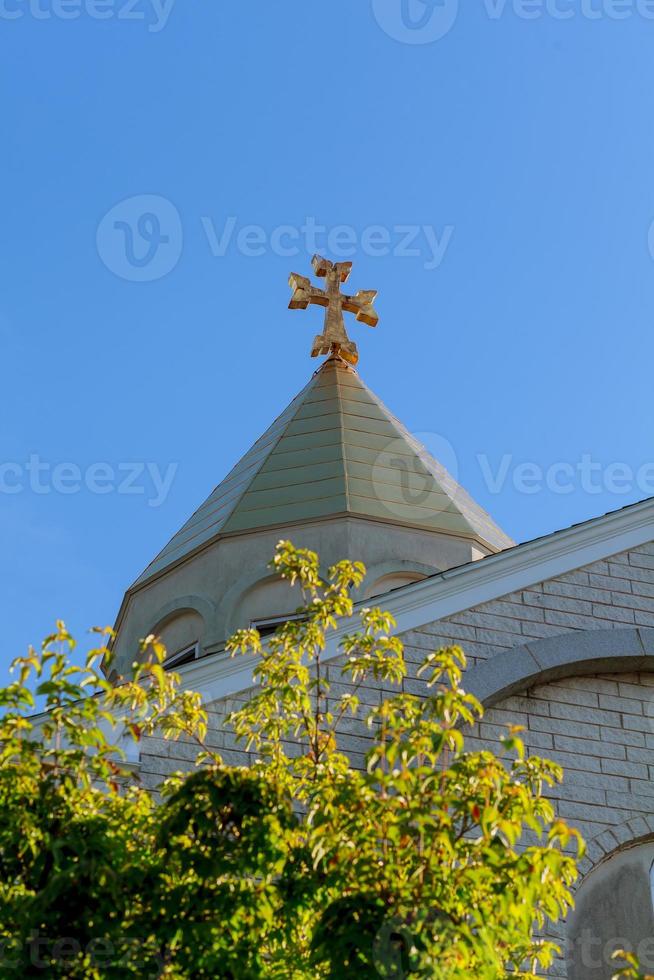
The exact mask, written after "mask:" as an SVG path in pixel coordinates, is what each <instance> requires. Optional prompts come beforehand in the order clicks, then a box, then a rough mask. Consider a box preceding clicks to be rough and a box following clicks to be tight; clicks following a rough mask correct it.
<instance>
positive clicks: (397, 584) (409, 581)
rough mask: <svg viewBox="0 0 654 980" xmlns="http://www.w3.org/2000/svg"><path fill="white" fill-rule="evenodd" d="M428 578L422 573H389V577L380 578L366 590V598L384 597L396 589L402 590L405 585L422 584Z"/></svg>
mask: <svg viewBox="0 0 654 980" xmlns="http://www.w3.org/2000/svg"><path fill="white" fill-rule="evenodd" d="M425 578H427V576H426V575H423V574H422V573H421V572H409V571H407V572H389V573H388V574H387V575H382V577H381V578H378V579H377V581H376V582H373V583H372V585H370V586H369V588H368V589H367V590H366V598H367V599H372V598H374V597H375V596H379V595H384V594H385V593H386V592H393V591H394V590H395V589H401V588H402V586H403V585H413V583H414V582H422V580H423V579H425Z"/></svg>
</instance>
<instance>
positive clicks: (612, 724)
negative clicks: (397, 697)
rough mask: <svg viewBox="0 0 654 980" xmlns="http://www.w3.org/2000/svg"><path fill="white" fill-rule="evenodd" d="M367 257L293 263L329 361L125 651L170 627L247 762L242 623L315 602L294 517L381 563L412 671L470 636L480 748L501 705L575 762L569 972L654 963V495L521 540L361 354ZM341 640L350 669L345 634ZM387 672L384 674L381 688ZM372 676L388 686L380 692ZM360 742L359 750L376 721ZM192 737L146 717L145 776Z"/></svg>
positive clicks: (168, 560)
mask: <svg viewBox="0 0 654 980" xmlns="http://www.w3.org/2000/svg"><path fill="white" fill-rule="evenodd" d="M350 266H351V263H343V262H341V263H335V264H333V263H331V262H329V261H327V260H325V259H321V258H320V257H317V256H316V257H315V258H314V271H315V273H316V275H317V276H318V277H319V278H321V279H324V280H325V288H324V289H323V288H319V287H317V286H314V285H312V283H311V281H310V280H309V279H308V278H305V277H303V276H299V275H293V276H291V286H292V289H293V294H292V299H291V304H290V305H291V308H292V309H303V308H306V307H307V306H308V305H310V304H317V305H320V306H323V307H325V309H326V314H325V328H324V331H323V333H322V334H321V335H319V336H318V337H316V339H315V341H314V344H313V350H312V354H313V355H314V356H324V357H325V360H324V361H323V362H322V363H321V364H320V366H319V367H318V370H317V371H315V373H314V374H313V376H312V377H311V378H310V379H309V381H308V383H307V384H306V385H305V386H304V387H303V388H302V390H301V391H300V392H299V394H298V395H297V396H296V398H295V399H294V400H293V401H292V402H291V403H290V405H289V406H288V407H287V408H286V409H285V410H284V411H283V412H282V413H281V415H280V416H279V418H277V419H276V421H274V422H273V423H272V425H271V426H270V428H269V429H268V430H267V431H266V432H265V433H264V435H262V436H261V438H259V439H258V441H257V442H255V443H254V445H253V446H252V448H251V449H250V450H249V452H247V453H246V455H245V456H244V457H243V459H241V460H240V462H238V463H237V464H236V466H235V467H234V468H233V469H232V470H231V472H230V473H229V474H228V475H227V476H226V477H225V478H224V479H223V480H222V482H221V483H219V484H218V486H217V487H216V489H215V490H213V492H212V493H211V494H210V495H209V497H208V498H207V499H206V500H205V502H204V503H203V504H202V505H201V506H200V507H199V508H198V510H197V511H196V512H195V514H193V516H192V517H191V518H190V519H189V520H188V521H187V522H186V524H184V526H183V527H182V528H181V529H180V530H179V531H178V532H177V533H176V534H175V535H174V537H173V538H172V539H171V540H170V541H169V542H168V544H167V545H166V546H165V547H164V549H163V550H162V551H161V552H160V554H159V555H157V557H156V558H155V559H154V560H153V561H152V562H151V564H150V565H149V566H148V567H147V568H146V570H145V571H144V572H143V573H142V574H141V575H140V576H139V577H138V578H137V579H136V581H135V582H134V584H133V585H132V586H131V587H130V588H129V589H128V590H127V593H126V595H125V598H124V601H123V603H122V606H121V609H120V612H119V615H118V619H117V624H116V629H117V637H116V643H115V666H116V669H117V671H118V672H119V673H120V672H122V671H123V670H125V669H126V668H127V667H128V666H129V664H130V663H131V662H132V660H133V659H134V656H135V651H136V650H137V649H138V641H139V639H140V638H142V637H144V636H147V635H148V634H151V633H154V634H158V635H160V636H161V637H162V639H163V641H164V642H165V644H166V647H167V649H168V654H169V660H168V662H167V664H168V665H170V666H174V667H175V669H176V670H178V671H179V673H180V674H181V676H182V683H183V685H184V686H185V687H188V689H191V690H196V691H199V692H200V693H201V694H202V695H203V699H204V701H205V703H206V705H207V707H208V711H209V717H210V723H211V729H212V731H211V739H210V740H211V742H212V744H213V745H215V746H216V747H217V748H218V749H219V751H220V752H221V754H222V755H223V757H224V758H225V761H226V762H229V763H236V764H245V765H247V764H248V761H249V757H248V753H247V752H246V751H245V750H244V748H243V747H242V746H241V745H240V744H237V743H236V742H235V741H234V738H233V736H232V735H231V733H230V732H229V731H227V730H226V729H225V727H224V725H223V723H222V722H223V719H224V717H225V715H226V713H227V712H229V711H230V710H231V709H232V708H233V707H234V704H235V702H238V701H242V700H243V699H246V698H247V696H248V689H249V688H251V687H252V666H251V663H250V662H249V661H248V660H246V659H245V658H238V659H233V658H231V657H230V656H229V655H227V654H226V653H225V642H226V640H227V638H228V637H229V636H230V635H231V633H232V632H233V631H234V630H235V629H237V628H241V627H247V626H251V625H252V626H256V627H258V628H259V630H260V631H261V633H262V635H263V636H265V635H267V634H269V633H270V632H272V631H274V629H275V628H276V626H277V625H278V624H279V623H280V622H283V621H284V620H286V619H288V618H289V617H291V616H292V615H293V613H294V610H295V609H296V608H297V606H298V605H299V604H300V599H299V596H297V595H296V594H294V590H293V589H291V587H290V586H289V585H288V584H287V583H285V582H282V581H280V580H278V579H277V578H276V577H275V576H274V575H273V574H272V573H271V571H270V568H269V566H268V563H269V561H270V559H271V557H272V555H273V553H274V549H275V546H276V544H277V542H278V541H279V540H280V538H285V539H290V540H291V541H292V542H293V543H294V544H295V545H296V546H298V547H307V548H311V549H312V550H314V551H316V552H317V553H318V554H319V556H320V559H321V562H322V563H323V564H324V568H325V569H326V568H327V567H328V566H329V565H331V564H333V563H334V562H336V561H338V560H340V559H342V558H350V559H354V560H360V561H363V562H364V563H365V565H366V567H367V569H368V574H367V577H366V580H365V584H364V586H363V587H362V588H361V590H360V595H359V596H358V600H359V601H360V603H362V604H367V603H369V602H370V600H371V599H373V598H374V602H375V604H376V605H380V606H382V607H383V608H384V609H387V610H388V611H389V612H391V613H392V614H393V616H394V617H395V619H396V621H397V624H398V625H397V634H398V635H399V636H400V637H401V639H402V640H403V642H404V645H405V654H406V660H407V665H408V668H409V675H408V678H407V679H406V681H405V682H404V686H405V690H406V691H408V692H412V693H416V694H421V693H424V692H425V691H426V687H425V684H424V682H423V681H422V680H420V679H418V678H417V677H416V670H417V667H418V665H419V663H420V662H421V661H422V658H423V656H424V654H425V652H427V651H430V650H435V649H437V648H438V647H440V646H444V645H451V644H458V645H460V646H462V647H463V649H464V650H465V652H466V654H467V656H468V661H469V669H468V672H467V674H466V675H465V678H464V686H465V687H466V689H467V690H468V691H470V692H472V693H473V694H475V695H476V696H477V697H478V698H479V699H480V700H481V701H482V702H483V704H484V706H485V708H486V713H485V717H484V719H483V721H482V723H481V724H480V725H479V726H477V729H476V730H475V732H474V737H473V738H471V739H469V740H468V743H467V744H468V745H469V746H470V747H475V748H477V747H482V746H486V747H489V748H491V749H493V750H495V751H498V752H499V751H500V739H501V737H502V736H503V735H504V734H505V732H506V729H505V727H504V726H506V725H507V724H517V725H521V726H523V728H524V732H523V737H524V740H525V744H526V746H527V750H528V751H531V752H533V753H535V754H539V755H542V756H545V757H547V758H551V759H553V760H555V761H556V762H558V763H560V764H561V765H562V766H563V768H564V773H565V775H564V781H563V783H562V785H561V786H559V787H557V788H556V789H555V790H554V791H553V792H554V795H555V800H556V806H557V808H558V812H559V813H560V814H561V816H562V817H564V818H565V819H566V820H567V821H568V822H569V823H571V824H572V825H573V826H576V827H578V828H579V830H580V831H581V833H582V834H583V836H584V838H585V839H586V841H587V844H588V850H587V854H586V857H585V858H584V859H583V860H582V862H581V868H580V870H581V872H582V878H581V881H580V883H579V884H578V886H577V892H576V908H575V910H574V912H573V913H572V914H571V915H570V916H569V918H568V921H567V922H566V923H563V924H561V925H560V926H559V927H558V932H557V935H556V937H555V938H557V940H558V941H559V943H560V944H561V945H562V947H563V949H564V955H563V957H562V958H561V960H560V961H559V962H558V963H557V964H556V967H555V969H554V973H553V975H558V976H565V977H568V978H569V980H606V978H609V977H610V976H611V974H612V972H613V970H614V968H615V967H614V965H611V960H610V953H611V951H612V950H613V949H614V948H616V947H617V946H623V947H627V948H632V949H638V950H639V952H640V955H641V958H642V966H643V968H644V969H645V970H646V971H647V970H648V971H654V906H653V900H652V893H653V883H654V780H653V779H652V776H653V775H654V499H650V500H645V501H643V502H641V503H638V504H634V505H632V506H629V507H626V508H624V509H622V510H619V511H616V512H613V513H609V514H606V515H604V516H598V517H596V518H594V519H592V520H589V521H586V522H585V523H583V524H579V525H576V526H573V527H569V528H565V529H563V530H557V531H554V532H553V533H551V534H549V535H547V536H545V537H542V538H538V539H536V540H533V541H526V542H523V543H521V544H516V543H515V542H514V541H512V540H511V539H510V538H509V537H508V536H507V535H506V534H505V533H504V532H503V531H502V529H501V528H499V527H498V526H497V524H495V522H494V521H493V519H492V518H491V517H490V516H489V515H488V514H487V513H486V512H485V511H484V510H483V509H482V508H481V507H480V506H479V505H478V504H477V503H475V501H474V500H472V499H471V498H470V496H469V495H468V494H467V493H466V492H465V490H463V489H462V487H460V486H459V485H458V484H457V483H456V482H455V480H454V479H453V478H452V477H451V476H450V475H449V473H448V472H447V471H446V470H445V469H444V468H443V466H442V465H441V464H440V463H439V462H438V461H437V460H435V459H434V458H433V457H432V456H430V455H429V453H428V452H427V451H426V450H425V449H424V447H422V446H421V445H420V444H419V443H418V442H417V441H416V440H415V439H414V438H413V437H412V436H411V435H410V434H409V432H408V431H407V430H406V429H405V428H404V426H403V425H402V424H401V422H399V421H398V420H397V419H396V418H395V417H394V416H393V415H392V414H391V412H390V411H389V410H388V408H386V406H385V405H384V404H383V402H382V401H381V400H380V399H379V398H378V397H377V395H376V394H375V393H373V392H372V391H371V390H370V389H369V388H368V387H367V385H366V384H365V382H364V381H363V380H362V378H361V376H360V375H359V373H358V372H357V369H356V363H357V351H356V346H355V345H354V343H353V342H352V341H351V340H350V339H349V338H348V336H347V333H346V331H345V327H344V320H343V311H348V312H351V313H354V314H356V316H357V319H359V320H360V321H361V322H364V323H368V324H369V325H371V326H374V325H375V324H376V322H377V315H376V313H375V310H374V298H375V293H374V292H372V291H360V292H358V293H356V295H353V296H348V295H344V294H343V293H342V292H341V284H342V283H344V282H345V281H346V280H347V278H348V276H349V274H350ZM345 631H346V627H343V628H342V630H340V631H339V632H337V633H335V634H334V635H333V636H332V637H331V638H330V641H329V646H328V650H327V653H326V657H327V658H330V664H329V669H330V672H331V670H332V669H333V671H334V678H333V679H338V678H340V665H341V663H342V654H340V652H339V639H340V637H341V636H342V635H343V632H345ZM373 693H374V692H373ZM378 693H379V692H377V695H376V696H378ZM343 737H344V742H343V749H344V751H346V752H347V753H348V755H349V756H350V758H351V759H352V761H353V763H354V764H363V759H364V755H365V752H366V750H367V747H368V744H369V741H368V740H369V733H368V731H367V729H366V728H365V726H364V725H363V724H361V728H360V730H357V728H356V726H354V725H350V726H348V732H347V733H345V734H344V736H343ZM194 755H195V750H194V749H193V747H192V746H190V745H185V744H184V743H183V742H180V743H170V742H166V741H163V740H160V739H157V738H148V739H146V740H145V742H144V743H142V745H141V751H140V757H139V759H138V760H137V764H138V766H139V769H140V773H141V777H142V779H143V781H144V783H145V784H146V785H155V784H157V783H159V782H160V781H161V779H162V778H163V777H164V776H165V775H166V774H168V773H169V772H171V771H173V770H176V769H180V768H184V767H187V766H190V765H191V764H192V761H191V760H192V759H193V758H194Z"/></svg>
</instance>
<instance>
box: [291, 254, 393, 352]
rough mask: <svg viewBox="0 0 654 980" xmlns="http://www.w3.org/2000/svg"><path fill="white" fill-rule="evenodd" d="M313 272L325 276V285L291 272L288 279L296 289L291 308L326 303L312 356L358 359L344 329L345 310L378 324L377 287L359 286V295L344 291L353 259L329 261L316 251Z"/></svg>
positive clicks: (364, 320)
mask: <svg viewBox="0 0 654 980" xmlns="http://www.w3.org/2000/svg"><path fill="white" fill-rule="evenodd" d="M311 264H312V265H313V269H314V272H315V273H316V275H317V276H318V277H319V278H321V279H326V280H327V282H326V283H325V285H326V289H320V288H319V287H318V286H313V285H312V284H311V280H310V279H307V277H306V276H298V275H297V274H296V273H295V272H292V273H291V275H290V278H289V280H288V283H289V286H290V287H291V288H292V290H293V295H292V296H291V302H290V303H289V304H288V308H289V310H306V308H307V306H309V304H310V303H315V304H316V305H317V306H324V307H326V313H325V327H324V329H323V332H322V333H321V334H318V336H317V337H316V339H315V340H314V342H313V347H312V349H311V356H312V357H319V356H320V355H321V354H340V356H341V357H342V358H344V360H346V361H349V363H350V364H356V363H357V361H358V360H359V353H358V351H357V345H356V344H355V343H354V341H352V340H350V338H349V337H348V335H347V331H346V330H345V320H344V319H343V310H347V312H348V313H356V317H357V320H361V322H362V323H367V324H368V325H369V326H371V327H376V326H377V323H378V322H379V317H378V316H377V313H376V311H375V308H374V306H373V303H374V302H375V297H376V295H377V290H375V289H360V290H359V292H358V293H357V294H356V296H346V295H345V294H344V293H342V292H341V283H342V282H346V281H347V279H348V278H349V275H350V272H351V271H352V263H351V262H330V261H329V259H323V258H322V256H320V255H314V257H313V258H312V260H311Z"/></svg>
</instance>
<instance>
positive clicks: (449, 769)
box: [0, 542, 582, 980]
mask: <svg viewBox="0 0 654 980" xmlns="http://www.w3.org/2000/svg"><path fill="white" fill-rule="evenodd" d="M273 564H274V566H275V568H276V569H277V571H278V572H279V573H280V575H281V576H283V577H284V578H285V579H287V580H288V581H289V582H291V583H292V584H295V583H299V585H300V587H301V589H302V592H303V597H304V606H303V608H302V613H301V617H300V618H299V619H298V620H295V621H292V622H288V623H286V624H284V625H283V626H282V627H281V628H280V629H279V630H278V632H277V633H276V634H275V635H274V636H273V637H271V638H270V639H269V640H268V641H267V642H266V643H264V642H262V639H261V637H260V635H259V634H258V632H257V631H256V630H252V629H250V630H243V631H240V632H238V633H237V634H235V636H234V637H233V638H232V640H231V641H230V643H229V649H230V650H231V652H232V654H233V655H234V656H246V657H252V658H254V673H255V677H256V680H257V682H258V685H257V687H256V688H255V690H254V692H253V693H252V696H251V697H250V698H249V700H248V701H247V702H246V703H245V705H244V706H243V707H242V708H241V709H239V710H238V711H236V712H234V713H233V714H232V715H231V716H230V718H229V724H230V725H231V726H232V728H233V729H234V731H235V732H236V734H237V736H238V737H239V738H240V739H242V740H243V742H244V744H245V745H246V746H247V747H248V748H249V750H250V751H251V752H252V753H253V754H254V756H255V760H256V761H255V762H254V764H253V765H252V766H251V767H250V768H241V767H234V766H227V765H224V764H223V763H222V760H221V759H220V757H219V755H217V754H216V753H215V752H213V751H212V750H211V749H210V748H209V747H208V745H207V717H206V714H205V712H204V710H203V708H202V705H201V701H200V698H199V696H198V695H197V694H192V693H188V692H185V691H182V690H181V689H180V686H179V678H178V677H177V676H176V675H175V674H173V673H170V672H168V671H166V670H165V669H164V663H165V651H164V650H163V648H162V646H161V644H160V642H159V641H158V640H157V639H156V638H154V637H149V638H148V639H147V640H145V641H144V643H143V645H142V650H141V653H140V656H139V660H138V663H137V664H135V666H134V673H133V675H132V676H131V677H129V678H120V679H119V681H116V679H115V678H114V680H113V682H112V683H109V682H108V681H107V680H106V679H105V677H104V675H103V674H101V673H100V672H99V670H98V664H99V662H100V661H101V660H104V661H106V662H107V663H108V662H109V661H110V658H111V654H110V651H109V650H108V649H107V646H106V645H105V644H106V642H107V638H108V634H109V633H110V631H106V630H105V631H102V633H103V636H102V640H101V645H100V646H99V647H98V649H96V650H94V651H92V652H91V653H90V654H89V656H88V658H87V661H86V664H85V666H84V667H77V666H74V665H73V664H72V663H71V662H70V653H71V651H72V648H73V641H72V639H71V637H70V636H69V635H68V633H67V631H66V629H65V627H64V626H63V624H61V623H60V624H58V626H57V631H56V633H55V634H53V636H51V637H48V638H47V640H46V641H45V643H44V645H43V648H42V650H41V652H40V653H38V654H37V653H35V652H33V651H31V652H30V654H29V655H28V656H27V657H25V658H20V659H19V660H17V661H16V662H15V665H14V668H15V670H16V671H17V679H16V680H15V681H14V682H13V683H11V684H10V685H8V686H7V687H6V688H4V689H3V690H2V691H0V701H1V702H2V705H3V709H4V715H3V717H2V720H1V722H0V944H1V949H0V975H1V976H25V977H36V976H44V975H47V976H52V977H70V978H77V977H84V978H114V977H115V978H127V977H130V976H134V977H148V976H151V977H174V978H192V977H193V978H194V977H221V978H222V977H224V978H235V980H248V978H255V977H266V978H268V977H269V978H289V980H295V978H297V980H300V978H314V977H315V978H321V977H322V978H333V980H336V978H344V977H357V978H379V977H382V978H404V977H425V978H426V977H437V978H438V977H442V978H452V980H457V978H460V980H463V978H466V980H468V978H470V977H476V978H481V980H484V978H489V980H491V978H501V977H508V976H512V977H514V976H516V977H517V976H519V977H524V978H528V977H533V976H535V975H536V972H537V971H539V970H540V969H541V968H543V967H546V966H547V965H548V963H550V962H551V959H552V956H553V955H554V952H555V947H554V946H553V945H552V944H551V943H549V942H546V941H544V940H542V939H539V938H536V935H537V934H538V933H540V932H542V931H543V930H544V929H545V928H546V925H547V922H548V921H549V920H556V919H558V918H560V917H561V916H563V915H565V913H566V911H567V909H568V908H569V907H570V904H571V894H570V887H571V885H572V883H573V881H574V879H575V877H576V865H575V860H574V858H573V856H572V851H574V849H575V847H576V848H578V849H581V847H582V844H581V841H580V840H579V838H578V835H576V833H575V831H573V830H571V829H570V828H569V827H568V826H567V825H566V824H565V823H564V822H562V821H560V820H556V819H555V817H554V812H553V808H552V804H551V803H550V802H549V800H548V799H547V798H546V795H545V792H546V789H547V787H549V786H551V785H553V784H554V783H555V782H557V781H558V780H559V779H560V778H561V771H560V769H559V767H558V766H556V765H554V764H553V763H551V762H547V761H544V760H542V759H538V758H535V757H527V756H526V754H525V751H524V748H523V745H522V742H521V740H520V737H519V732H518V730H512V731H509V732H508V734H507V737H506V739H505V740H504V752H505V755H504V757H503V758H498V757H496V756H495V755H494V754H493V753H491V752H466V750H465V744H464V731H465V729H466V727H467V726H469V725H471V724H472V723H474V722H475V721H476V720H478V719H479V718H480V717H481V714H482V708H481V706H480V705H479V703H478V702H477V701H476V699H475V698H474V697H472V696H471V695H469V694H466V693H465V691H464V690H463V689H462V686H461V683H462V675H463V670H464V668H465V658H464V655H463V653H462V651H461V650H459V649H458V648H456V647H454V648H449V649H444V650H439V651H436V652H434V653H431V654H429V656H427V657H426V659H425V662H424V664H423V666H422V668H421V674H422V675H423V676H424V677H425V679H426V681H427V683H428V686H429V694H428V696H427V697H422V698H419V697H417V696H413V695H409V694H406V693H403V692H402V681H403V678H404V676H405V674H406V667H405V663H404V657H403V649H402V644H401V642H400V640H399V639H398V638H397V637H395V636H393V635H392V630H393V627H394V623H393V620H392V617H391V616H390V615H388V614H387V613H385V612H383V611H381V610H380V609H374V608H371V609H364V610H362V611H361V612H360V614H359V615H360V627H359V628H358V629H356V630H354V631H353V632H352V633H350V634H349V635H347V636H346V638H345V639H344V640H343V641H342V653H343V655H344V656H343V658H342V659H343V666H342V668H340V673H341V677H340V678H339V682H338V684H336V683H335V682H334V681H333V676H334V665H333V663H332V664H330V666H329V668H328V669H326V667H325V664H324V654H325V647H326V642H327V637H328V635H329V633H330V632H331V631H333V630H334V629H335V628H336V627H337V625H338V624H339V623H340V622H341V621H342V620H343V618H345V619H348V618H350V617H351V616H352V615H353V612H354V605H353V600H352V591H353V589H355V588H356V587H358V586H359V585H360V584H361V582H362V581H363V577H364V574H365V570H364V568H363V566H362V565H361V564H359V563H354V562H350V561H344V562H340V563H338V564H337V565H335V566H334V567H333V568H332V569H331V570H330V572H329V575H328V579H327V581H323V580H321V578H320V575H319V563H318V558H317V556H316V555H315V554H313V553H312V552H310V551H306V550H297V549H295V548H294V547H293V546H292V545H291V544H290V543H289V542H281V543H280V545H279V546H278V549H277V552H276V555H275V558H274V562H273ZM370 687H372V688H376V689H378V690H379V691H380V700H379V703H378V704H377V705H376V706H375V707H374V708H370V707H365V706H364V704H363V703H362V702H360V700H359V694H360V692H361V690H362V689H363V688H370ZM32 689H34V690H35V693H36V696H37V697H38V698H40V699H43V700H44V701H45V711H44V713H43V714H42V715H41V716H38V717H36V718H34V717H30V713H31V712H32V711H33V706H34V699H33V695H32V693H31V690H32ZM353 718H354V719H357V720H359V721H360V720H365V722H366V724H367V725H368V728H369V732H370V749H369V751H368V753H367V756H366V764H365V768H364V769H362V770H360V769H356V768H353V767H352V765H351V764H350V761H349V760H348V758H347V756H346V755H345V754H344V752H343V751H342V748H343V741H344V736H343V733H344V732H346V731H347V728H348V726H349V725H351V724H352V719H353ZM155 733H156V734H157V736H158V737H164V738H166V739H169V740H174V739H177V738H180V737H183V738H185V739H186V740H189V739H190V740H193V741H194V742H195V743H196V744H197V747H198V762H197V766H196V767H195V768H194V769H193V770H192V771H191V772H190V773H177V774H175V775H174V776H173V777H171V778H170V779H168V780H166V781H165V782H164V783H163V785H162V786H161V787H160V788H159V790H158V791H157V792H156V793H152V792H149V791H148V790H147V789H145V788H144V787H142V786H141V785H140V784H139V781H138V774H137V773H136V772H135V771H134V770H133V768H132V767H130V766H129V765H128V764H127V763H125V762H124V761H122V760H121V748H120V745H121V743H122V740H123V739H124V738H125V737H127V738H131V739H134V740H135V741H136V742H139V741H142V740H143V739H147V737H148V736H149V735H153V734H155ZM526 832H529V839H528V840H527V839H526ZM534 842H535V843H534ZM44 971H45V972H44Z"/></svg>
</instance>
